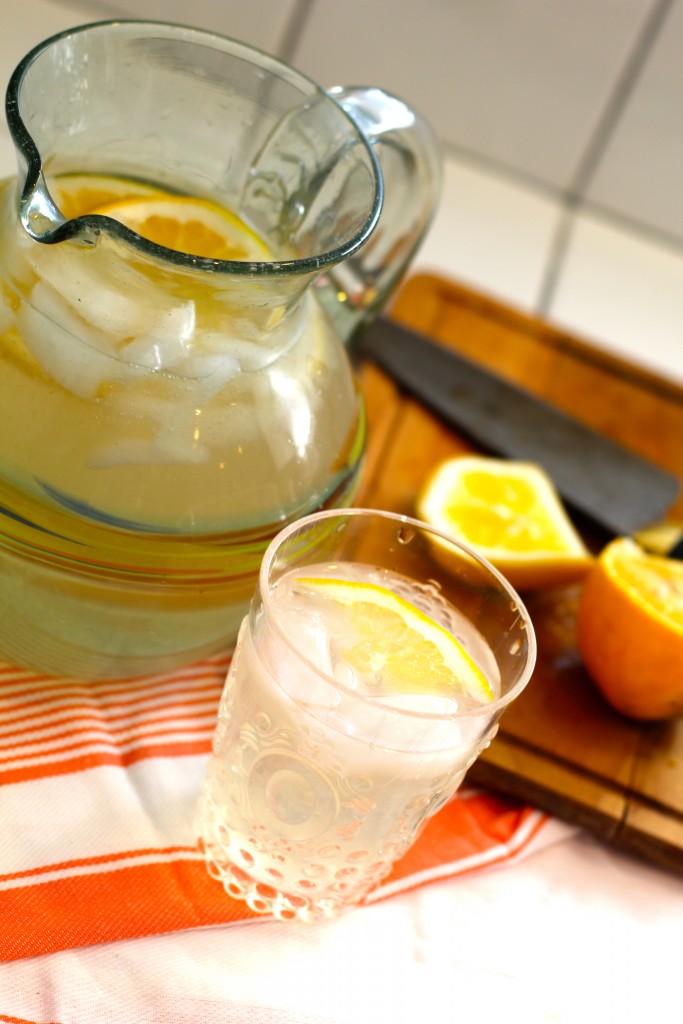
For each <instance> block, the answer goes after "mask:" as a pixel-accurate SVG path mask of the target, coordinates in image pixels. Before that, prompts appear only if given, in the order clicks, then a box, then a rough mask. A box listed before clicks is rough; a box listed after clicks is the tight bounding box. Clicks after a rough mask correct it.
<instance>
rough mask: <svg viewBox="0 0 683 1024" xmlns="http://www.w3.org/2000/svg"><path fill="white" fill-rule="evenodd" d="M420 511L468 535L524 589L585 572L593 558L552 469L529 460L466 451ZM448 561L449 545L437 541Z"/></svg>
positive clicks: (435, 482)
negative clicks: (549, 471)
mask: <svg viewBox="0 0 683 1024" xmlns="http://www.w3.org/2000/svg"><path fill="white" fill-rule="evenodd" d="M417 513H418V516H419V517H420V518H421V519H423V520H424V521H425V522H426V523H429V524H430V525H431V526H434V527H435V528H436V529H438V530H440V531H441V532H442V533H445V534H447V535H448V536H451V537H453V538H454V539H456V540H460V541H464V542H465V543H467V544H469V545H470V546H471V547H473V548H474V549H475V550H476V551H477V552H478V553H479V554H481V555H482V556H483V557H484V558H486V559H488V561H489V562H491V564H492V565H494V566H495V567H496V568H497V569H498V570H499V571H500V572H501V573H502V574H503V575H504V576H505V577H506V578H507V579H508V580H509V581H510V583H511V584H512V585H513V586H514V587H517V588H519V589H522V590H523V589H532V588H536V587H544V586H560V585H563V584H566V583H571V582H573V581H575V580H579V579H581V578H582V577H583V576H585V574H586V572H587V571H588V569H589V568H590V566H591V565H592V557H591V555H590V553H589V552H588V550H587V548H586V547H585V545H584V543H583V541H582V540H581V538H580V537H579V535H578V533H577V532H576V530H575V528H574V526H573V524H572V522H571V521H570V519H569V517H568V516H567V513H566V512H565V510H564V507H563V505H562V503H561V501H560V499H559V497H558V494H557V491H556V490H555V488H554V486H553V484H552V483H551V481H550V479H549V478H548V476H547V474H546V473H545V472H544V471H543V470H542V469H541V468H540V466H537V465H535V464H534V463H530V462H516V461H512V460H506V459H495V458H489V457H487V456H482V455H462V456H458V457H455V458H452V459H448V460H447V461H445V462H442V463H441V464H440V465H439V466H437V468H436V469H435V470H434V472H433V473H432V475H431V476H430V477H429V479H428V480H427V481H426V483H425V485H424V486H423V488H422V491H421V492H420V495H419V497H418V501H417ZM435 554H436V556H437V557H438V558H439V560H440V561H441V562H442V563H443V564H446V563H447V562H448V548H447V546H446V545H443V546H441V547H439V548H435Z"/></svg>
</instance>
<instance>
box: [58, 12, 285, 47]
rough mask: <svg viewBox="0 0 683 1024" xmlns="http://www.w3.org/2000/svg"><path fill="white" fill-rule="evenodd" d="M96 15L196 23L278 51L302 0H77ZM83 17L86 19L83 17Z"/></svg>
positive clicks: (197, 26) (252, 44) (198, 25)
mask: <svg viewBox="0 0 683 1024" xmlns="http://www.w3.org/2000/svg"><path fill="white" fill-rule="evenodd" d="M77 2H78V4H79V5H80V7H81V9H82V12H85V13H87V14H88V18H87V20H91V19H90V16H89V15H90V12H92V13H93V14H94V15H95V17H100V18H110V17H127V18H148V19H150V20H152V21H174V22H178V23H179V24H181V25H194V26H195V27H196V28H206V29H209V30H210V31H212V32H221V33H222V34H223V35H227V36H233V37H234V38H236V39H241V40H242V41H243V42H245V43H249V44H250V45H251V46H257V47H259V48H260V49H263V50H268V52H270V53H275V54H278V53H279V52H280V50H281V48H282V46H283V44H284V42H285V40H286V37H287V31H288V28H289V25H290V22H291V21H292V19H293V18H294V17H295V16H296V13H297V8H298V3H299V0H77ZM82 20H83V19H82Z"/></svg>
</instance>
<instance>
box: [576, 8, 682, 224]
mask: <svg viewBox="0 0 683 1024" xmlns="http://www.w3.org/2000/svg"><path fill="white" fill-rule="evenodd" d="M586 196H587V198H588V199H589V200H591V201H592V202H596V203H599V204H601V205H602V206H604V207H606V208H607V209H609V210H611V211H613V212H615V213H617V214H622V215H623V216H625V217H627V218H630V219H632V220H633V221H635V222H637V223H638V224H641V225H643V226H646V227H650V228H654V229H655V230H657V231H660V232H662V234H664V235H668V236H673V237H674V238H676V239H678V240H680V241H683V3H681V2H680V0H677V2H676V3H674V4H672V5H671V6H670V8H669V10H668V13H667V14H666V18H665V20H664V22H663V25H662V28H661V30H660V32H659V34H658V36H657V38H656V39H655V41H654V43H653V45H652V49H651V51H650V54H649V57H648V59H647V61H646V63H645V65H644V67H643V69H642V72H641V74H640V76H639V77H638V80H637V82H636V84H635V87H634V89H633V92H632V93H631V94H630V96H629V98H628V101H627V103H626V105H625V108H624V112H623V115H622V117H621V118H620V119H619V121H618V122H617V124H616V126H615V130H614V133H613V134H612V136H611V138H610V140H609V143H608V145H607V148H606V151H605V155H604V157H603V159H602V161H601V163H600V164H599V166H598V169H597V173H596V175H595V177H594V178H593V180H592V181H591V182H590V183H589V186H588V189H587V193H586Z"/></svg>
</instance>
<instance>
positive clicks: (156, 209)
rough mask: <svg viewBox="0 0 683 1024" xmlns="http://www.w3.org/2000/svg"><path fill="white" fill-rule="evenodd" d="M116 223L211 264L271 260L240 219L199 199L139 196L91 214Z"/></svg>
mask: <svg viewBox="0 0 683 1024" xmlns="http://www.w3.org/2000/svg"><path fill="white" fill-rule="evenodd" d="M92 212H93V213H97V214H101V215H103V216H106V217H112V218H113V219H114V220H118V221H120V222H121V224H125V225H126V227H129V228H131V229H132V230H133V231H136V232H137V233H138V234H139V235H142V237H143V238H146V239H148V240H149V241H150V242H156V243H157V245H163V246H165V247H166V248H167V249H175V250H176V251H177V252H183V253H187V254H189V255H190V256H202V257H205V258H207V259H212V260H247V261H253V262H260V261H262V260H268V259H270V255H269V251H268V249H267V248H266V246H265V244H264V243H263V242H262V241H261V239H260V238H259V237H258V235H256V234H255V233H254V232H253V231H252V230H251V228H249V227H248V226H247V225H246V224H245V223H244V221H243V220H241V219H240V218H239V217H238V216H236V214H234V213H231V212H230V211H229V210H226V209H225V208H224V207H222V206H219V205H218V204H217V203H214V202H212V201H211V200H210V199H198V198H196V197H194V196H176V195H165V194H163V193H162V194H160V195H155V196H136V197H133V198H130V199H122V200H118V201H116V202H112V203H106V204H104V205H102V206H98V207H97V208H96V209H94V210H93V211H92Z"/></svg>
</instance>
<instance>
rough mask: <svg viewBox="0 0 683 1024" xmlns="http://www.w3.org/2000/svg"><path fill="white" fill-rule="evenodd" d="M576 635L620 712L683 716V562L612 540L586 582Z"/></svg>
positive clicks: (655, 716) (645, 716)
mask: <svg viewBox="0 0 683 1024" xmlns="http://www.w3.org/2000/svg"><path fill="white" fill-rule="evenodd" d="M577 635H578V646H579V652H580V654H581V657H582V658H583V661H584V664H585V665H586V668H587V669H588V672H589V674H590V675H591V677H592V678H593V680H594V681H595V683H596V684H597V686H598V688H599V689H600V690H601V691H602V693H603V695H604V697H605V698H606V699H607V700H608V701H609V703H610V704H611V705H612V706H613V707H614V708H616V709H617V710H618V711H621V712H622V714H625V715H629V716H630V717H632V718H637V719H643V720H648V719H664V718H673V717H675V716H677V715H681V714H683V562H679V561H677V560H676V559H674V558H662V557H660V556H659V555H650V554H648V553H647V552H645V551H643V550H642V548H640V547H639V545H638V544H636V543H635V541H633V540H631V539H630V538H626V537H621V538H619V539H617V540H615V541H612V543H611V544H608V545H607V547H606V548H604V550H603V551H602V552H601V553H600V557H599V558H598V559H597V561H596V563H595V566H594V567H593V569H592V570H591V572H590V574H589V575H588V577H587V579H586V582H585V583H584V586H583V589H582V592H581V597H580V600H579V611H578V618H577Z"/></svg>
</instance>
